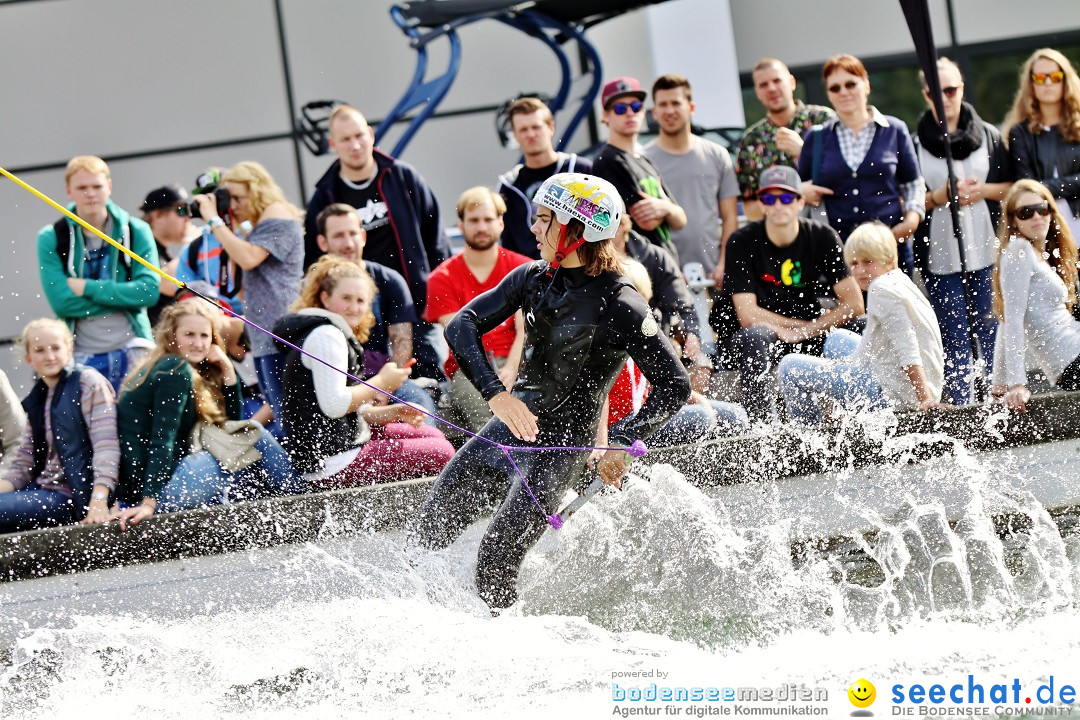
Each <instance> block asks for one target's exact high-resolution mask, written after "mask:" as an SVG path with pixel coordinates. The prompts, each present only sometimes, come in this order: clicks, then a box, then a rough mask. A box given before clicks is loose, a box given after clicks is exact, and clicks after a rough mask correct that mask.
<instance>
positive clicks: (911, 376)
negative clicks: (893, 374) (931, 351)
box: [904, 365, 937, 410]
mask: <svg viewBox="0 0 1080 720" xmlns="http://www.w3.org/2000/svg"><path fill="white" fill-rule="evenodd" d="M904 373H905V374H906V375H907V376H908V380H910V381H911V387H912V388H914V389H915V399H916V400H918V401H919V409H920V410H929V409H930V408H932V407H934V406H935V405H937V400H935V399H934V396H933V395H932V394H931V392H930V384H929V383H928V382H927V380H926V371H925V370H924V369H923V366H922V365H908V366H907V367H905V368H904Z"/></svg>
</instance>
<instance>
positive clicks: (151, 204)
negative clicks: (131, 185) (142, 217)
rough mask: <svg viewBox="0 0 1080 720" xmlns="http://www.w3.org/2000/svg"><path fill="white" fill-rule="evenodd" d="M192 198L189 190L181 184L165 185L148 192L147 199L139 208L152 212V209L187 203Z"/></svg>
mask: <svg viewBox="0 0 1080 720" xmlns="http://www.w3.org/2000/svg"><path fill="white" fill-rule="evenodd" d="M190 200H191V198H190V197H189V196H188V191H187V190H185V189H184V188H182V187H180V186H179V185H165V186H163V187H159V188H158V189H156V190H151V191H150V192H149V193H147V194H146V199H145V200H143V203H142V205H140V206H139V209H140V210H142V211H143V212H144V213H145V212H150V211H151V210H160V209H161V208H167V207H172V206H173V205H179V204H181V203H187V202H188V201H190Z"/></svg>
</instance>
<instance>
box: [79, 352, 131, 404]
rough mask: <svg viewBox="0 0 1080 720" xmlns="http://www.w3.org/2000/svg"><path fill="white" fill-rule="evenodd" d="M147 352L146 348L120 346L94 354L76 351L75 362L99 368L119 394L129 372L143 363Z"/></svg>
mask: <svg viewBox="0 0 1080 720" xmlns="http://www.w3.org/2000/svg"><path fill="white" fill-rule="evenodd" d="M147 354H148V350H147V349H145V348H120V349H119V350H112V351H111V352H103V353H95V354H93V355H90V354H88V353H81V352H80V353H75V362H77V363H79V364H80V365H86V366H87V367H92V368H94V369H95V370H97V371H98V372H99V373H101V374H102V375H103V376H104V377H105V379H106V380H108V381H109V383H110V384H111V385H112V386H113V390H115V391H116V392H117V393H118V394H119V392H120V385H122V384H123V382H124V378H126V377H127V374H128V372H129V371H131V370H132V369H134V368H135V367H136V366H137V365H138V364H139V363H141V362H142V360H143V358H144V357H146V355H147Z"/></svg>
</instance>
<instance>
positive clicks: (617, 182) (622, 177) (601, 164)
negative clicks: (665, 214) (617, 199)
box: [593, 145, 679, 263]
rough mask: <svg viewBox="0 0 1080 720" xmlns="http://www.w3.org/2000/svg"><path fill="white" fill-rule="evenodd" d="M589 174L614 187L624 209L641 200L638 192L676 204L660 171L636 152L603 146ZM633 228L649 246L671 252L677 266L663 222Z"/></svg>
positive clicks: (669, 232) (676, 254) (673, 244)
mask: <svg viewBox="0 0 1080 720" xmlns="http://www.w3.org/2000/svg"><path fill="white" fill-rule="evenodd" d="M593 174H594V175H597V176H599V177H602V178H604V179H605V180H607V181H608V182H610V183H611V184H612V185H614V186H615V189H616V190H618V191H619V195H620V196H622V199H623V202H624V203H625V204H626V208H627V210H629V209H630V206H632V205H633V204H635V203H636V202H638V201H639V200H641V195H642V193H644V194H645V195H647V196H649V197H654V198H666V199H668V200H671V201H672V202H678V201H677V200H676V199H675V198H673V197H672V196H671V193H670V192H668V189H667V187H666V186H665V185H664V182H663V180H662V179H661V178H660V171H659V170H657V169H656V166H655V165H653V163H652V160H650V159H649V158H647V157H645V156H644V155H642V154H640V153H628V152H626V151H624V150H620V149H619V148H617V147H615V146H614V145H605V146H604V147H603V148H602V149H601V150H600V154H599V155H597V156H596V160H594V161H593ZM634 229H635V230H637V231H638V232H639V233H640V234H642V235H644V236H645V237H647V238H648V239H649V242H651V243H652V244H653V245H659V246H660V247H662V248H664V249H665V250H667V251H668V252H669V253H671V256H672V257H673V258H675V262H676V263H678V261H679V254H678V251H676V249H675V243H674V242H673V241H672V240H671V230H670V229H669V228H668V225H667V222H662V223H660V224H659V225H658V226H657V227H656V228H655V229H653V230H645V229H644V228H642V227H640V226H639V225H638V224H637V223H634Z"/></svg>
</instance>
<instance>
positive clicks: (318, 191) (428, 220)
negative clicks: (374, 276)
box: [304, 150, 450, 317]
mask: <svg viewBox="0 0 1080 720" xmlns="http://www.w3.org/2000/svg"><path fill="white" fill-rule="evenodd" d="M375 164H376V165H377V166H378V173H377V175H376V178H375V182H376V183H377V187H378V188H379V194H380V195H382V196H383V198H384V199H385V200H386V209H387V211H388V213H389V215H390V227H391V229H392V230H393V233H394V239H395V240H396V241H397V245H398V255H399V256H400V258H401V266H400V267H395V268H393V269H394V270H397V271H398V272H399V273H401V274H402V276H403V277H404V278H405V282H407V283H408V284H409V291H410V292H411V293H412V297H413V303H414V304H415V305H416V310H417V314H418V315H419V316H420V317H423V315H424V312H423V310H424V306H425V305H426V304H427V279H428V275H430V274H431V271H432V269H434V268H435V267H437V266H438V265H439V263H441V262H443V261H444V260H446V259H448V258H449V257H450V241H449V240H447V239H446V233H444V232H443V228H442V221H441V220H440V219H439V203H438V201H437V200H436V199H435V195H434V193H432V192H431V188H429V187H428V185H427V183H426V182H425V181H424V178H422V177H420V173H418V172H417V171H416V169H415V168H413V166H412V165H409V164H408V163H406V162H402V161H400V160H397V159H395V158H393V157H391V156H389V155H387V154H386V153H384V152H381V151H379V150H375ZM340 168H341V161H340V160H335V161H334V163H333V164H332V165H331V166H330V169H329V170H327V171H326V174H325V175H323V176H322V178H320V179H319V182H318V183H316V185H315V193H314V194H313V195H312V196H311V201H310V202H308V206H307V215H306V217H305V218H304V268H305V269H307V268H308V267H309V266H310V265H311V263H313V262H315V261H316V260H318V259H319V257H320V256H321V255H322V254H323V253H322V251H321V250H319V243H318V237H319V228H318V226H317V225H316V224H315V220H316V218H317V217H318V215H319V212H321V211H322V209H323V208H325V207H326V206H327V205H331V204H333V203H334V202H337V200H336V199H335V197H334V183H335V180H336V178H337V176H338V174H339V173H340Z"/></svg>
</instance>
